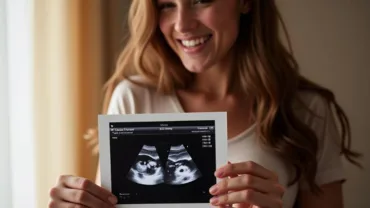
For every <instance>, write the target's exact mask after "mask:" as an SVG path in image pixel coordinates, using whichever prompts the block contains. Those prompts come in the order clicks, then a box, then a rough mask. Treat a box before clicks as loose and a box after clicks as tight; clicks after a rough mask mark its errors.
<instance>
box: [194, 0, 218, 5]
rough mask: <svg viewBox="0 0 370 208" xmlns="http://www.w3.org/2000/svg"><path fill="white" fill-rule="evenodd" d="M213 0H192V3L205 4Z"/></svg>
mask: <svg viewBox="0 0 370 208" xmlns="http://www.w3.org/2000/svg"><path fill="white" fill-rule="evenodd" d="M212 1H213V0H193V4H207V3H211V2H212Z"/></svg>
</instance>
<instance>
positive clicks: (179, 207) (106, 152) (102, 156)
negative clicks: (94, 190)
mask: <svg viewBox="0 0 370 208" xmlns="http://www.w3.org/2000/svg"><path fill="white" fill-rule="evenodd" d="M98 119H99V161H100V171H101V186H102V187H103V188H105V189H107V190H109V191H111V190H112V187H111V172H110V170H111V167H110V165H111V163H110V148H109V147H110V145H109V141H110V139H109V123H111V122H146V121H149V122H150V121H154V122H155V121H164V122H165V121H203V120H212V121H214V122H215V146H216V148H215V150H216V168H218V167H221V166H223V165H225V164H226V163H227V117H226V112H209V113H208V112H207V113H163V114H127V115H99V117H98ZM217 181H219V180H218V179H217ZM116 207H117V208H144V207H150V208H170V207H171V208H186V207H192V208H206V207H212V206H211V205H210V204H209V203H176V204H168V203H166V204H119V205H117V206H116Z"/></svg>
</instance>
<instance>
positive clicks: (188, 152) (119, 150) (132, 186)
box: [101, 120, 227, 207]
mask: <svg viewBox="0 0 370 208" xmlns="http://www.w3.org/2000/svg"><path fill="white" fill-rule="evenodd" d="M108 124H109V133H108V134H109V143H107V144H108V145H109V154H106V155H109V163H107V164H106V163H105V164H103V166H102V167H103V168H104V167H106V168H109V172H108V171H105V169H102V177H103V180H102V183H103V184H104V185H105V186H106V187H108V190H110V191H111V192H112V193H113V194H114V195H115V196H117V198H118V206H117V207H145V206H144V205H149V204H151V205H158V207H166V206H165V205H168V206H170V205H173V204H187V205H193V206H192V207H198V206H196V205H197V204H198V205H199V204H206V205H207V204H208V203H209V200H210V198H211V197H212V196H211V195H210V194H209V188H210V187H211V186H213V185H214V184H216V183H217V179H216V177H215V176H214V172H215V170H216V167H217V165H220V164H221V163H220V161H219V158H217V154H216V150H217V147H218V149H220V148H223V150H224V149H226V146H227V145H226V143H225V144H222V143H221V142H220V144H218V143H217V144H216V123H215V121H214V120H187V121H145V122H128V121H124V122H117V121H115V122H109V123H108ZM107 132H108V131H107ZM226 140H227V139H226V138H225V141H226ZM217 145H223V146H224V147H219V146H217ZM103 148H105V147H103ZM225 153H226V150H225V152H220V155H223V156H224V159H225V160H224V162H226V154H225ZM103 154H105V152H104V153H103ZM103 157H105V156H104V155H103ZM101 161H102V160H101ZM222 164H225V163H222ZM108 173H109V175H108ZM106 179H109V180H106ZM134 205H137V206H134ZM160 205H161V206H160ZM162 205H163V206H162ZM150 207H156V206H150Z"/></svg>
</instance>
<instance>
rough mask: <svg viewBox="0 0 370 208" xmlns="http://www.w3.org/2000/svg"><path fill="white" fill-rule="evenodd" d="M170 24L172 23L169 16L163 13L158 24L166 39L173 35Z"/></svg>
mask: <svg viewBox="0 0 370 208" xmlns="http://www.w3.org/2000/svg"><path fill="white" fill-rule="evenodd" d="M170 25H171V23H170V20H169V18H168V17H167V16H165V15H161V16H160V18H159V23H158V26H159V29H160V30H161V32H162V33H163V35H164V36H165V37H166V39H167V38H168V37H169V36H170V35H171V29H170Z"/></svg>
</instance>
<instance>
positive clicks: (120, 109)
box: [108, 76, 344, 208]
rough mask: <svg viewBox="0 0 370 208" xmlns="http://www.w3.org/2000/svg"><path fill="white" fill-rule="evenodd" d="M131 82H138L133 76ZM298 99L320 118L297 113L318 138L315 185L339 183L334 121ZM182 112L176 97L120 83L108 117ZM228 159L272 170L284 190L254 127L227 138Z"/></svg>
mask: <svg viewBox="0 0 370 208" xmlns="http://www.w3.org/2000/svg"><path fill="white" fill-rule="evenodd" d="M133 79H140V78H139V77H137V76H136V77H133ZM302 98H303V100H304V102H306V103H307V104H308V106H309V108H310V109H311V110H313V112H314V113H315V114H317V115H320V116H323V118H324V119H319V118H317V117H313V116H312V115H309V114H308V113H306V112H304V111H299V110H297V113H298V115H299V116H300V117H301V119H302V121H304V122H305V123H307V124H309V125H310V127H311V128H312V129H313V130H314V131H315V132H316V133H317V135H318V136H319V140H320V141H319V154H318V167H317V175H316V182H317V183H318V184H319V185H322V184H326V183H330V182H334V181H338V180H343V179H344V169H343V165H342V160H341V157H340V154H339V152H340V148H339V145H338V144H339V143H338V142H337V141H339V134H338V131H337V129H336V128H335V123H334V118H333V116H332V114H331V111H330V110H329V108H328V105H327V104H326V102H325V101H324V100H323V99H322V98H321V97H320V96H318V95H316V94H313V93H310V94H309V93H305V94H303V93H302ZM179 112H184V111H183V109H182V107H181V105H180V102H179V100H178V98H177V96H176V95H162V94H159V93H157V92H156V91H155V90H153V89H151V88H146V87H142V86H139V85H137V84H134V83H132V82H131V81H129V80H124V81H122V82H121V83H119V84H118V86H117V87H116V89H115V90H114V92H113V95H112V98H111V101H110V105H109V108H108V114H138V113H179ZM228 160H229V161H230V162H243V161H254V162H256V163H258V164H260V165H262V166H263V167H265V168H267V169H269V170H271V171H274V172H276V173H277V174H278V176H279V182H280V183H281V184H283V185H284V186H285V187H287V184H288V182H289V181H288V180H289V178H288V173H289V172H288V170H287V168H286V166H285V165H284V163H283V162H282V161H281V160H280V159H279V158H278V157H276V155H275V154H274V153H273V152H270V151H267V150H266V149H262V148H261V147H260V146H258V145H257V137H256V135H255V126H254V125H253V126H251V127H250V128H248V129H246V130H245V131H244V132H242V133H240V134H239V135H237V136H235V137H234V138H229V140H228ZM307 188H308V187H307V184H305V183H304V182H303V181H300V182H297V183H296V184H294V185H292V186H290V187H288V188H287V190H286V192H285V195H284V197H283V201H284V208H291V207H293V205H294V202H295V198H296V195H297V192H298V190H299V189H307Z"/></svg>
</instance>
